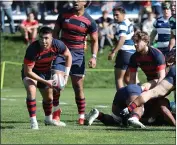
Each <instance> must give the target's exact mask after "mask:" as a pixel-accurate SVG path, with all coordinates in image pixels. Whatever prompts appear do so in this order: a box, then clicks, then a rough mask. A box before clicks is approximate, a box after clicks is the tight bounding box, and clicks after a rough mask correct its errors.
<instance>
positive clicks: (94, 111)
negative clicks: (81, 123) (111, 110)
mask: <svg viewBox="0 0 177 145" xmlns="http://www.w3.org/2000/svg"><path fill="white" fill-rule="evenodd" d="M98 115H99V111H98V110H97V109H92V110H91V111H90V112H89V114H88V115H87V123H88V125H92V123H93V121H94V120H95V119H96V118H97V117H98Z"/></svg>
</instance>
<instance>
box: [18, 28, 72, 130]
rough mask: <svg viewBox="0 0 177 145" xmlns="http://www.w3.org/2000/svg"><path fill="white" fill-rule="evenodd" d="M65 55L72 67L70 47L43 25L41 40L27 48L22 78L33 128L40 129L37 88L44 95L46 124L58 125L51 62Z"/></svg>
mask: <svg viewBox="0 0 177 145" xmlns="http://www.w3.org/2000/svg"><path fill="white" fill-rule="evenodd" d="M58 55H62V56H65V58H66V61H65V66H66V67H71V63H72V56H71V53H70V51H69V49H68V48H67V47H66V46H65V45H64V43H63V42H62V41H60V40H57V39H54V38H53V37H52V29H51V28H49V27H42V28H41V29H40V30H39V40H37V41H34V42H32V43H31V44H30V45H29V47H28V48H27V50H26V54H25V57H24V64H23V67H22V74H21V75H22V80H23V84H24V86H25V89H26V92H27V99H26V105H27V109H28V112H29V116H30V122H31V129H38V128H39V127H38V122H37V119H36V89H37V88H39V91H40V93H41V95H42V97H43V109H44V113H45V120H44V121H45V124H46V125H56V126H59V125H61V124H62V123H61V124H56V123H55V122H53V121H52V106H53V104H52V100H53V89H52V83H53V80H51V79H50V78H51V63H52V61H53V60H54V59H55V58H56V56H58Z"/></svg>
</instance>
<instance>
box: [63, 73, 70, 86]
mask: <svg viewBox="0 0 177 145" xmlns="http://www.w3.org/2000/svg"><path fill="white" fill-rule="evenodd" d="M68 77H69V76H68V75H64V79H65V85H67V83H68Z"/></svg>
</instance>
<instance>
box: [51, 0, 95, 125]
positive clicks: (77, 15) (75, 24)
mask: <svg viewBox="0 0 177 145" xmlns="http://www.w3.org/2000/svg"><path fill="white" fill-rule="evenodd" d="M88 3H89V2H88V1H80V0H76V1H73V8H72V9H71V10H68V11H67V12H64V13H60V15H59V16H58V19H57V21H56V23H55V28H54V33H53V37H54V38H59V32H60V31H61V30H62V33H61V40H62V41H63V42H64V43H65V44H66V46H67V47H68V48H69V50H70V52H71V55H72V58H73V60H72V67H71V70H69V69H66V70H67V73H68V74H70V76H71V82H72V86H73V89H74V92H75V101H76V104H77V108H78V114H79V119H78V124H80V125H83V124H84V120H85V106H86V101H85V96H84V91H83V82H84V75H85V57H84V47H85V46H84V44H85V40H86V36H87V34H90V38H91V53H92V57H91V58H90V60H89V67H90V68H95V67H96V57H97V52H98V30H97V26H96V22H95V21H94V20H93V19H92V18H91V16H90V15H88V14H87V13H86V12H85V7H86V6H88ZM64 63H65V58H64V57H62V56H59V57H57V59H56V60H55V61H54V63H53V67H52V69H54V71H55V72H56V73H62V72H64V68H65V66H64ZM59 96H60V93H59V92H58V93H54V102H53V103H54V104H53V105H54V112H53V119H54V120H55V119H56V120H59V115H60V112H61V111H60V109H59Z"/></svg>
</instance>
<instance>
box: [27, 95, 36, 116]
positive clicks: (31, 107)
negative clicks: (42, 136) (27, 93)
mask: <svg viewBox="0 0 177 145" xmlns="http://www.w3.org/2000/svg"><path fill="white" fill-rule="evenodd" d="M26 105H27V108H28V112H29V116H30V117H34V116H36V99H33V100H30V99H28V98H27V99H26Z"/></svg>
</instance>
